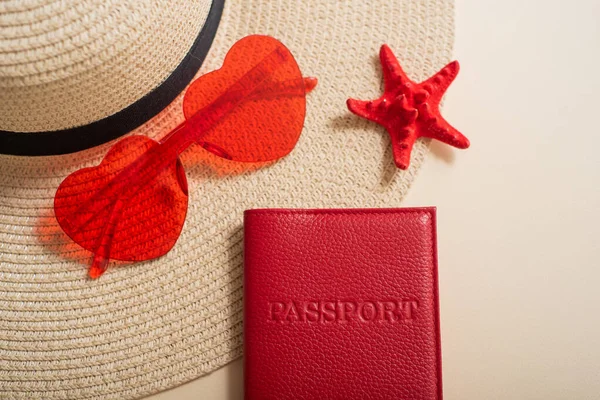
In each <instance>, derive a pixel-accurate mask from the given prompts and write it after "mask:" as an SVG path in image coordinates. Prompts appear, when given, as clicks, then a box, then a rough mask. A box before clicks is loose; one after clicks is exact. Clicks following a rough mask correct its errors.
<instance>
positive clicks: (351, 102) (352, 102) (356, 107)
mask: <svg viewBox="0 0 600 400" xmlns="http://www.w3.org/2000/svg"><path fill="white" fill-rule="evenodd" d="M372 104H373V102H371V101H363V100H356V99H348V100H346V105H347V106H348V110H350V111H351V112H352V113H354V114H356V115H358V116H359V117H363V118H366V119H368V120H371V121H375V122H376V118H375V116H374V115H373V112H372V110H371V109H372Z"/></svg>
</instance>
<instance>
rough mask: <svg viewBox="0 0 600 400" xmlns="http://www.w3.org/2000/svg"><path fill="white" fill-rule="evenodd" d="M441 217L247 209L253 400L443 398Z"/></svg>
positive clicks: (247, 368) (248, 386)
mask: <svg viewBox="0 0 600 400" xmlns="http://www.w3.org/2000/svg"><path fill="white" fill-rule="evenodd" d="M435 226H436V225H435V208H406V209H338V210H289V209H262V210H249V211H246V213H245V216H244V245H245V253H244V318H245V319H244V348H245V359H244V363H245V365H244V374H245V377H244V379H245V398H246V399H252V400H256V399H319V400H323V399H346V400H347V399H363V400H365V399H377V400H381V399H394V400H399V399H442V384H441V345H440V332H439V313H438V309H439V307H438V285H437V253H436V233H435Z"/></svg>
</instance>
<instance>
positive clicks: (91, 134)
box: [0, 0, 225, 156]
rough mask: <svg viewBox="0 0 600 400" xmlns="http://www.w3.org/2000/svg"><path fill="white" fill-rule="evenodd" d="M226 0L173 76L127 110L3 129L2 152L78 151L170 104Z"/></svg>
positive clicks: (201, 55) (216, 3)
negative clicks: (66, 124)
mask: <svg viewBox="0 0 600 400" xmlns="http://www.w3.org/2000/svg"><path fill="white" fill-rule="evenodd" d="M224 2H225V0H213V2H212V5H211V8H210V11H209V13H208V16H207V18H206V22H205V24H204V26H203V27H202V30H201V31H200V34H199V35H198V37H197V38H196V40H195V41H194V43H193V45H192V47H191V48H190V51H189V52H188V53H187V54H186V56H185V57H184V58H183V60H181V63H180V64H179V65H178V66H177V68H175V70H174V71H173V72H172V73H171V75H169V77H168V78H167V79H166V80H165V81H164V82H163V83H161V84H160V85H159V86H157V87H156V88H155V89H153V90H152V91H151V92H149V93H148V94H146V95H145V96H144V97H142V98H140V99H139V100H137V101H136V102H134V103H133V104H131V105H129V106H128V107H126V108H124V109H123V110H121V111H119V112H117V113H115V114H113V115H110V116H108V117H106V118H103V119H101V120H98V121H95V122H92V123H90V124H87V125H84V126H78V127H75V128H69V129H63V130H57V131H49V132H31V133H29V132H11V131H2V130H0V154H11V155H22V156H48V155H58V154H68V153H74V152H76V151H81V150H85V149H89V148H91V147H94V146H98V145H100V144H103V143H106V142H109V141H111V140H113V139H116V138H118V137H120V136H123V135H125V134H126V133H128V132H131V131H132V130H133V129H135V128H137V127H138V126H140V125H142V124H144V123H145V122H147V121H148V120H150V119H151V118H152V117H154V116H155V115H156V114H158V113H159V112H161V111H162V110H163V109H164V108H165V107H167V106H168V105H169V104H170V103H171V102H172V101H173V100H174V99H175V98H176V97H177V96H178V95H179V94H180V93H181V92H182V91H183V90H184V89H185V87H186V86H187V85H188V84H189V83H190V81H191V80H192V79H193V78H194V76H195V75H196V72H197V71H198V69H199V68H200V66H201V65H202V63H203V62H204V59H205V58H206V55H207V53H208V50H209V49H210V46H211V44H212V42H213V39H214V38H215V34H216V33H217V28H218V26H219V22H220V20H221V14H222V12H223V5H224Z"/></svg>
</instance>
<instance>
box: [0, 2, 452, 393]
mask: <svg viewBox="0 0 600 400" xmlns="http://www.w3.org/2000/svg"><path fill="white" fill-rule="evenodd" d="M15 1H16V0H15ZM40 3H41V1H40ZM181 17H182V18H183V17H185V15H181ZM252 33H262V34H270V35H272V36H274V37H276V38H278V39H280V40H281V41H282V42H283V43H284V44H286V45H287V46H288V47H289V48H290V50H291V51H292V53H293V54H294V55H295V56H296V58H297V60H298V63H299V65H300V67H301V69H302V71H303V73H304V75H306V76H316V77H318V78H319V85H318V86H317V88H316V89H315V90H314V91H313V92H312V93H311V94H310V95H309V96H308V99H307V117H306V123H305V129H304V131H303V133H302V136H301V138H300V140H299V142H298V145H297V146H296V148H295V150H294V151H293V152H292V153H291V154H290V155H289V156H288V157H286V158H285V159H283V160H280V161H278V162H276V163H274V164H272V165H269V166H262V167H260V168H248V167H246V168H245V169H243V168H242V167H237V166H231V165H230V164H228V163H227V162H225V161H222V162H220V161H219V160H216V159H213V158H212V157H211V156H210V155H207V154H206V152H205V151H203V150H202V149H201V148H191V149H189V150H188V151H187V152H186V153H184V155H183V163H184V166H185V170H186V173H187V177H188V181H189V188H190V199H189V210H188V215H187V219H186V223H185V225H184V228H183V232H182V234H181V237H180V238H179V241H178V242H177V244H176V245H175V247H174V248H173V250H172V251H170V252H169V253H168V254H167V255H165V256H163V257H161V258H159V259H156V260H153V261H149V262H143V263H135V264H132V265H128V264H125V265H124V264H123V263H111V264H110V266H109V270H108V271H107V272H106V273H105V274H104V275H103V276H102V277H101V278H100V279H98V280H96V281H90V280H88V279H87V277H86V272H87V266H88V265H89V262H90V260H91V256H90V253H88V252H86V251H84V250H82V249H80V248H79V247H78V246H77V245H75V244H73V243H72V242H71V241H70V240H69V239H68V238H67V237H66V235H64V234H63V233H62V231H61V230H60V228H59V227H58V226H57V223H56V220H55V218H54V215H53V209H52V202H53V196H54V193H55V190H56V188H57V187H58V185H59V184H60V182H61V180H62V179H64V178H65V177H66V176H67V175H68V174H69V173H71V172H73V171H75V170H77V169H79V168H82V167H84V166H92V165H96V164H98V163H99V161H100V160H101V158H102V156H103V155H104V154H105V153H106V151H107V149H108V147H109V145H110V144H107V145H104V146H100V147H98V148H94V149H90V150H87V151H84V152H80V153H76V154H72V155H65V156H52V157H38V158H32V157H29V158H28V157H16V156H0V285H1V288H0V316H1V317H0V360H1V362H0V398H18V399H25V398H27V399H31V398H45V399H66V398H69V399H96V398H98V399H131V398H139V397H142V396H144V395H147V394H150V393H154V392H157V391H159V390H162V389H166V388H170V387H173V386H175V385H178V384H180V383H183V382H186V381H189V380H191V379H193V378H196V377H199V376H201V375H203V374H206V373H208V372H210V371H213V370H215V369H216V368H219V367H220V366H222V365H224V364H226V363H227V362H229V361H231V360H233V359H235V358H237V357H239V356H241V355H242V227H241V223H242V212H243V210H244V209H248V208H254V207H394V206H399V205H400V202H401V199H402V197H403V195H404V194H405V193H406V192H407V190H408V188H409V185H410V184H411V182H412V181H413V179H414V177H415V174H416V172H417V170H418V169H419V167H420V165H421V164H422V162H423V159H424V157H425V155H426V153H427V142H425V141H419V142H418V143H417V144H416V145H415V148H414V150H413V157H412V162H411V167H410V169H409V170H407V171H398V170H396V167H395V166H394V162H393V159H392V154H391V147H390V141H389V138H388V136H387V134H386V133H385V132H384V131H383V129H382V128H381V127H379V126H377V125H375V124H372V123H370V122H368V121H365V120H362V119H359V118H357V117H354V116H352V115H351V114H350V113H349V112H348V111H347V109H346V107H345V100H346V98H347V97H349V96H352V97H356V98H361V99H369V98H375V97H377V96H379V94H380V93H381V91H382V77H381V70H380V66H379V62H378V59H377V54H378V50H379V46H380V45H381V44H382V43H388V44H389V45H390V46H391V47H392V49H393V50H394V51H395V53H396V54H397V55H398V57H399V58H400V60H401V62H402V63H403V66H404V68H405V70H406V71H407V73H408V74H409V75H410V76H411V77H412V78H413V79H415V80H422V79H424V78H426V77H427V76H430V75H431V74H433V73H434V72H435V71H437V70H438V69H439V68H441V67H442V66H443V65H445V63H446V62H448V61H449V60H450V57H451V47H452V40H453V3H452V1H451V0H429V1H422V0H413V1H393V2H392V1H390V2H388V1H377V2H375V1H373V2H368V1H358V0H357V1H353V2H352V1H348V2H337V1H318V0H308V1H297V0H277V1H274V0H269V1H266V0H262V1H259V0H248V1H227V2H226V4H225V10H224V13H223V18H222V21H221V25H220V27H219V30H218V32H217V36H216V39H215V42H214V43H213V46H212V48H211V50H210V53H209V55H208V58H207V60H206V61H205V63H204V65H203V66H202V69H201V71H200V73H205V72H207V71H210V70H213V69H215V68H218V67H219V66H220V64H221V62H222V60H223V57H224V55H225V53H226V52H227V50H228V49H229V48H230V47H231V45H232V44H233V43H234V42H235V41H236V40H238V39H240V38H242V37H243V36H245V35H247V34H252ZM114 73H115V74H116V73H119V72H118V71H115V72H114ZM25 111H26V110H23V112H25ZM182 118H183V117H182V113H181V98H179V99H178V100H177V101H175V102H174V103H173V104H171V105H170V106H169V107H168V108H167V109H165V110H164V112H163V113H161V114H159V115H158V116H157V117H155V118H154V119H153V120H152V121H150V122H148V123H147V124H146V125H144V126H142V127H140V128H139V129H137V130H136V132H134V133H137V134H142V135H148V136H150V137H153V138H159V137H161V136H162V135H164V134H165V133H166V132H168V131H169V130H170V129H171V128H173V127H175V126H176V125H177V124H178V123H180V122H181V120H182ZM219 162H220V164H219Z"/></svg>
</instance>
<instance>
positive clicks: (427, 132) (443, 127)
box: [420, 114, 471, 149]
mask: <svg viewBox="0 0 600 400" xmlns="http://www.w3.org/2000/svg"><path fill="white" fill-rule="evenodd" d="M436 120H437V121H436V122H435V123H434V124H431V125H429V127H428V128H427V129H424V130H423V132H420V136H425V137H428V138H432V139H436V140H439V141H440V142H444V143H446V144H449V145H450V146H454V147H456V148H459V149H466V148H468V147H469V146H470V144H471V143H470V142H469V139H467V137H466V136H465V135H463V134H462V133H460V132H459V131H458V130H457V129H456V128H454V127H453V126H452V125H450V124H449V123H448V122H447V121H446V120H445V119H444V118H443V117H442V116H441V115H439V114H438V117H437V118H436Z"/></svg>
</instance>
